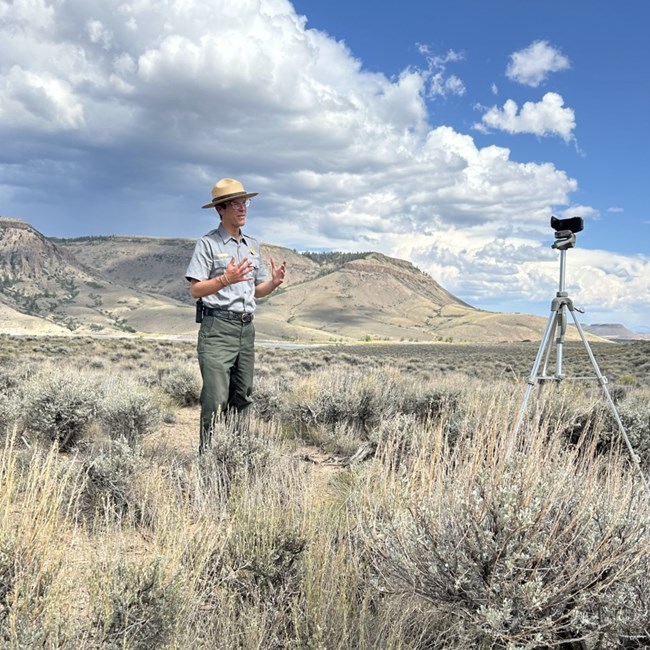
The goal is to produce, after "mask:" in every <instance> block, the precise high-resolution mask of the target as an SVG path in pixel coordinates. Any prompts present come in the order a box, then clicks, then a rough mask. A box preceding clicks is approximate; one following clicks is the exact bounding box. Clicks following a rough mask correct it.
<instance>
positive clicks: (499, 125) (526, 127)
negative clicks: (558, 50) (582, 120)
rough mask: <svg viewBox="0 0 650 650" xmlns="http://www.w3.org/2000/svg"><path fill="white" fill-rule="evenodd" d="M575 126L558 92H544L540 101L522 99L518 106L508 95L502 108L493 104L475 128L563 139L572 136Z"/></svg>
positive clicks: (571, 115) (565, 139) (568, 139)
mask: <svg viewBox="0 0 650 650" xmlns="http://www.w3.org/2000/svg"><path fill="white" fill-rule="evenodd" d="M575 126H576V120H575V113H574V111H573V109H571V108H568V107H566V106H564V99H563V98H562V96H561V95H558V94H557V93H552V92H549V93H546V94H545V95H544V97H542V101H541V102H525V103H524V105H523V106H522V107H521V109H520V108H519V106H518V105H517V103H516V102H514V101H513V100H512V99H508V100H507V101H506V102H505V103H504V105H503V108H498V107H497V106H492V107H491V108H490V109H488V110H487V111H486V112H485V113H484V114H483V116H482V118H481V121H480V122H479V123H477V124H475V125H474V128H476V129H478V130H481V131H483V132H487V131H488V130H489V129H497V130H500V131H506V132H507V133H531V134H533V135H537V136H552V135H557V136H560V137H561V138H562V139H563V140H564V141H565V142H569V141H571V140H572V139H573V137H574V136H573V130H574V129H575Z"/></svg>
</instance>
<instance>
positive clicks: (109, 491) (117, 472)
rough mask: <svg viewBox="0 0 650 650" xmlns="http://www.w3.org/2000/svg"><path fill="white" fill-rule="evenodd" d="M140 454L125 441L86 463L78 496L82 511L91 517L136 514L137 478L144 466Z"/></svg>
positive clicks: (114, 444) (137, 510) (115, 443)
mask: <svg viewBox="0 0 650 650" xmlns="http://www.w3.org/2000/svg"><path fill="white" fill-rule="evenodd" d="M143 465H144V461H143V458H142V455H141V454H140V453H139V452H138V451H137V450H134V449H133V448H132V447H130V446H129V444H128V443H127V442H126V441H125V440H124V439H122V440H114V441H112V442H111V443H110V447H109V448H108V449H106V450H105V451H102V452H101V453H100V454H99V455H98V456H97V457H96V458H94V459H93V460H91V461H88V462H87V469H86V480H85V483H84V487H83V490H82V493H81V497H80V507H81V509H82V512H83V513H84V514H85V515H86V516H88V517H90V518H92V517H94V516H95V515H96V514H100V515H101V516H106V515H107V514H108V515H110V516H116V517H118V518H121V517H123V516H125V515H127V514H131V515H133V516H135V517H136V518H138V517H139V504H138V502H137V487H136V479H137V476H138V475H139V474H140V473H141V471H142V469H143Z"/></svg>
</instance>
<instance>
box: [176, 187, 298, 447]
mask: <svg viewBox="0 0 650 650" xmlns="http://www.w3.org/2000/svg"><path fill="white" fill-rule="evenodd" d="M254 196H257V192H246V190H245V189H244V186H243V185H242V183H240V182H239V181H237V180H235V179H233V178H222V179H221V180H219V181H217V182H216V183H215V184H214V186H213V188H212V200H211V201H210V202H209V203H206V204H205V205H204V206H202V207H203V208H215V209H216V211H217V213H218V214H219V219H220V223H219V226H218V227H217V228H216V229H215V230H212V231H211V232H209V233H208V234H207V235H204V236H203V237H201V238H200V239H199V240H198V241H197V243H196V246H195V248H194V254H193V255H192V259H191V260H190V263H189V266H188V267H187V271H186V273H185V277H186V278H187V280H189V282H190V294H191V295H192V297H193V298H194V299H195V300H196V301H197V322H200V323H201V328H200V330H199V335H198V345H197V350H198V357H199V367H200V369H201V377H202V379H203V387H202V389H201V425H200V441H199V452H200V453H203V452H204V451H205V450H206V449H208V448H209V446H210V442H211V438H212V431H213V427H214V424H215V422H217V421H218V420H219V419H220V418H222V417H225V416H227V415H228V413H230V412H232V411H235V412H241V411H244V410H245V409H246V408H248V406H250V404H251V402H252V397H251V394H252V390H253V372H254V364H255V350H254V343H255V327H254V325H253V313H254V311H255V299H256V298H263V297H264V296H268V295H269V294H270V293H271V292H272V291H274V290H275V289H277V287H279V286H280V285H281V284H282V283H283V282H284V276H285V271H286V262H282V264H280V265H278V266H276V264H275V260H274V259H273V258H271V275H270V277H269V274H268V272H267V270H266V268H265V266H264V263H263V261H262V255H261V252H260V246H259V243H258V242H257V240H256V239H254V238H253V237H251V236H250V235H248V234H246V233H244V232H243V231H242V228H243V227H244V225H245V223H246V214H247V212H246V210H247V208H248V206H249V205H250V200H251V198H253V197H254Z"/></svg>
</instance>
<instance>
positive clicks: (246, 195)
mask: <svg viewBox="0 0 650 650" xmlns="http://www.w3.org/2000/svg"><path fill="white" fill-rule="evenodd" d="M258 194H259V192H238V193H237V194H228V195H226V196H220V197H219V198H217V199H213V200H212V201H210V203H206V204H205V205H202V206H201V207H202V208H214V207H216V206H218V205H221V204H222V203H227V202H228V201H233V200H235V199H252V198H253V197H254V196H257V195H258Z"/></svg>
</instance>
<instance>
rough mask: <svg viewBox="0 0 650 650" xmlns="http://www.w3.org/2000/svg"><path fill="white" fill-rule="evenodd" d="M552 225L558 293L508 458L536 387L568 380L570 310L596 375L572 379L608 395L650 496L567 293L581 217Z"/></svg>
mask: <svg viewBox="0 0 650 650" xmlns="http://www.w3.org/2000/svg"><path fill="white" fill-rule="evenodd" d="M551 226H552V227H553V229H554V230H555V242H554V243H553V245H552V248H554V249H556V250H559V251H560V281H559V287H558V291H557V293H556V294H555V298H553V300H552V302H551V314H550V316H549V319H548V322H547V324H546V329H545V330H544V335H543V336H542V342H541V344H540V346H539V350H538V351H537V357H536V358H535V362H534V363H533V368H532V370H531V372H530V376H529V378H528V385H527V387H526V393H525V395H524V399H523V402H522V404H521V408H520V409H519V416H518V418H517V423H516V424H515V428H514V430H513V432H512V436H511V438H510V443H509V446H508V450H507V456H508V457H509V456H510V455H511V453H512V450H513V447H514V445H515V441H516V438H517V435H518V433H519V429H520V428H521V425H522V423H523V420H524V416H525V414H526V409H527V406H528V400H529V399H530V396H531V394H532V392H533V388H534V387H535V386H536V385H537V384H538V383H540V382H546V381H554V382H556V383H557V384H559V383H560V382H561V381H562V380H563V379H565V376H564V374H563V361H564V335H565V333H566V328H567V311H568V312H569V313H570V314H571V317H572V319H573V323H574V325H575V326H576V329H577V330H578V334H579V335H580V339H581V340H582V343H583V345H584V347H585V350H586V351H587V355H588V356H589V360H590V361H591V365H592V367H593V370H594V373H595V376H593V377H573V378H572V379H575V380H597V381H598V383H599V384H600V386H601V388H602V390H603V393H604V395H605V399H606V400H607V403H608V404H609V408H610V409H611V412H612V415H613V416H614V419H615V421H616V424H617V425H618V429H619V431H620V433H621V437H622V438H623V441H624V442H625V446H626V447H627V450H628V452H629V453H630V456H631V458H632V462H633V463H634V466H635V467H636V470H637V471H638V473H639V476H640V477H641V480H642V482H643V485H644V487H645V489H646V492H647V493H648V494H649V495H650V486H648V482H647V480H646V478H645V475H644V474H643V470H642V469H641V465H640V464H639V458H638V456H637V454H636V453H635V451H634V448H633V447H632V443H631V442H630V439H629V437H628V435H627V433H626V431H625V427H624V426H623V422H622V421H621V417H620V415H619V414H618V411H617V409H616V405H615V404H614V400H613V399H612V396H611V395H610V392H609V390H608V388H607V378H606V377H605V376H603V374H602V373H601V371H600V368H599V367H598V363H597V362H596V358H595V357H594V355H593V352H592V351H591V347H590V346H589V342H588V341H587V337H586V336H585V333H584V330H583V329H582V326H581V325H580V322H579V321H578V318H577V316H576V311H581V310H579V309H577V308H576V307H575V306H574V304H573V300H571V298H570V297H569V294H568V293H567V291H566V252H567V250H568V249H569V248H573V247H574V246H575V242H576V232H580V231H581V230H582V228H583V221H582V218H581V217H574V218H572V219H562V220H560V219H557V218H556V217H551ZM553 339H554V340H555V350H556V359H555V372H554V374H552V375H549V374H548V363H549V359H550V355H551V347H552V341H553ZM542 360H543V361H544V365H543V367H542V371H541V373H540V372H539V370H540V365H541V363H542Z"/></svg>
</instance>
